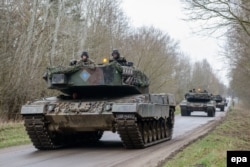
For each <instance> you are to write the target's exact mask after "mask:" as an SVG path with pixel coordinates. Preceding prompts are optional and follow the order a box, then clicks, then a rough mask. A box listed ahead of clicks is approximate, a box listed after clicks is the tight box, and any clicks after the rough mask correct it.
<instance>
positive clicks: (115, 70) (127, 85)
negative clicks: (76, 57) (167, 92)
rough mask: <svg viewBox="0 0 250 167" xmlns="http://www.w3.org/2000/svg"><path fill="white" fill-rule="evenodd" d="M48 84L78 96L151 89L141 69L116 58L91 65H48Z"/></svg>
mask: <svg viewBox="0 0 250 167" xmlns="http://www.w3.org/2000/svg"><path fill="white" fill-rule="evenodd" d="M45 79H46V81H47V83H48V88H50V89H57V90H60V91H61V92H63V93H66V94H68V95H72V94H73V93H78V95H79V96H86V95H91V96H103V95H114V94H116V95H132V94H142V93H148V87H149V80H148V78H147V76H146V75H145V74H144V73H142V72H141V71H140V70H137V69H135V68H134V67H132V66H130V65H127V66H121V65H120V64H119V63H117V62H115V61H113V62H111V63H108V64H102V65H95V66H88V65H86V66H85V65H81V64H80V65H73V66H67V67H62V66H58V67H49V68H48V69H47V75H46V77H45Z"/></svg>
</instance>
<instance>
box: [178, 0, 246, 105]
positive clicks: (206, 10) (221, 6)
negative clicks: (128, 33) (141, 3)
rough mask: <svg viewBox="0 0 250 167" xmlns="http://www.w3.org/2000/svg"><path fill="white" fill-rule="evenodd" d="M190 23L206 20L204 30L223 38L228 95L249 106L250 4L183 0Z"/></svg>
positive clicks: (229, 0)
mask: <svg viewBox="0 0 250 167" xmlns="http://www.w3.org/2000/svg"><path fill="white" fill-rule="evenodd" d="M183 3H184V4H185V5H186V11H187V13H188V16H189V20H194V21H206V23H207V24H204V25H205V27H204V28H206V30H210V32H211V33H214V32H216V31H217V34H219V35H220V36H221V37H224V38H225V39H226V41H227V42H226V44H225V47H224V51H223V52H222V55H223V56H224V58H225V59H226V60H227V61H226V62H227V64H228V68H229V71H230V73H229V78H230V93H231V94H232V96H233V97H239V98H240V99H241V101H242V102H243V103H244V104H245V105H247V106H249V100H250V89H249V84H250V17H249V16H250V1H249V0H204V1H203V0H183Z"/></svg>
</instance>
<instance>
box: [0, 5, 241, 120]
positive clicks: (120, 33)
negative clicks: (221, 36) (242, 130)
mask: <svg viewBox="0 0 250 167" xmlns="http://www.w3.org/2000/svg"><path fill="white" fill-rule="evenodd" d="M121 2H122V1H121V0H40V1H38V0H20V1H17V0H9V1H5V0H1V1H0V21H1V24H0V30H1V33H0V59H1V61H0V117H1V118H0V120H9V119H18V118H20V115H19V113H20V107H21V106H22V105H23V104H25V103H26V101H29V100H34V99H37V98H42V97H46V96H52V95H59V94H60V93H59V92H57V91H52V90H48V89H47V88H46V83H45V82H44V81H43V80H42V75H43V73H44V72H45V70H46V68H47V66H56V65H69V62H70V60H72V59H79V57H80V53H81V52H82V51H83V50H86V51H88V52H89V55H90V57H91V59H93V60H95V62H101V61H102V58H104V57H106V58H107V57H108V58H109V56H110V53H111V51H112V49H114V48H116V49H119V51H120V52H121V54H122V56H125V57H126V59H127V60H129V61H133V62H134V65H135V66H136V67H137V68H138V69H140V70H142V71H143V72H144V73H146V75H147V76H148V77H149V79H150V92H154V93H159V92H166V93H167V92H168V93H173V94H174V95H175V97H176V100H177V102H180V101H181V100H182V99H183V97H184V96H183V95H184V94H185V92H186V91H188V90H189V89H192V88H197V87H199V88H202V89H206V90H208V91H210V92H212V93H216V94H219V93H220V94H223V93H225V86H224V85H223V84H222V83H220V81H219V79H218V78H217V76H216V74H215V73H214V71H213V69H212V68H211V66H210V64H209V63H208V62H207V61H206V60H203V61H201V62H195V63H191V61H190V58H189V57H188V56H187V55H185V53H183V52H182V51H181V50H180V48H179V44H178V42H177V41H176V40H174V39H173V38H171V37H170V36H169V35H168V34H167V33H164V32H162V31H161V30H159V29H157V28H155V27H153V26H151V27H146V26H144V27H140V28H134V27H132V26H130V22H129V18H127V16H126V15H125V13H124V11H123V10H122V8H121ZM204 74H205V75H204ZM237 76H239V75H237Z"/></svg>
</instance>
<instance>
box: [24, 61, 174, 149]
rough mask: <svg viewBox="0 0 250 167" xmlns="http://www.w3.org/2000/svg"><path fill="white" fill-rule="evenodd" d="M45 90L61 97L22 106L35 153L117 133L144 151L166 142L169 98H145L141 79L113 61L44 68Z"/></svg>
mask: <svg viewBox="0 0 250 167" xmlns="http://www.w3.org/2000/svg"><path fill="white" fill-rule="evenodd" d="M44 79H45V80H46V82H47V84H48V88H49V89H56V90H59V91H61V92H63V93H64V95H60V96H58V97H48V98H44V99H41V100H36V101H32V102H28V103H27V104H25V105H23V106H22V109H21V114H22V115H23V117H24V121H25V127H26V130H27V133H28V135H29V137H30V139H31V141H32V142H33V144H34V146H35V147H36V148H37V149H41V150H48V149H55V148H58V147H61V146H64V145H66V144H67V143H69V142H74V140H76V141H78V142H79V141H80V142H97V141H98V140H99V139H100V138H101V137H102V134H103V132H104V131H112V132H118V133H119V135H120V137H121V140H122V142H123V144H124V146H125V147H126V148H144V147H147V146H150V145H153V144H157V143H159V142H162V141H166V140H170V139H171V138H172V133H173V126H174V111H175V99H174V96H173V95H172V94H168V93H161V94H149V93H148V87H149V81H148V78H147V76H146V75H145V74H144V73H142V72H141V71H139V70H137V69H135V68H134V67H133V66H132V65H131V64H129V63H128V64H127V65H120V64H119V63H117V62H115V61H114V62H111V63H107V64H101V65H95V66H94V67H93V66H91V67H90V66H85V65H73V66H67V67H62V66H59V67H49V68H48V69H47V73H46V75H45V76H44Z"/></svg>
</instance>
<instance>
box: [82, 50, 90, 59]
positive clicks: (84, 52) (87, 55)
mask: <svg viewBox="0 0 250 167" xmlns="http://www.w3.org/2000/svg"><path fill="white" fill-rule="evenodd" d="M83 56H86V57H87V58H89V54H88V52H86V51H83V52H82V54H81V58H82V57H83Z"/></svg>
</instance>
